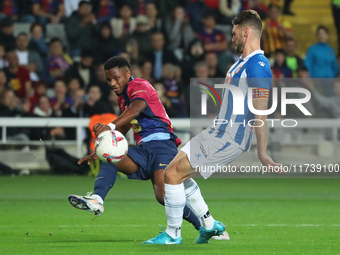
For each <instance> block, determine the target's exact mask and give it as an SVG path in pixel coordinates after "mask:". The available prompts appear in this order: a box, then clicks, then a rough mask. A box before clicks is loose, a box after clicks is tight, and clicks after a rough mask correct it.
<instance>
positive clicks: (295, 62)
mask: <svg viewBox="0 0 340 255" xmlns="http://www.w3.org/2000/svg"><path fill="white" fill-rule="evenodd" d="M286 55H287V56H286V63H287V66H288V67H289V68H290V69H291V70H292V71H293V77H294V78H296V77H297V69H298V68H300V67H303V66H304V65H305V64H304V61H303V59H302V58H300V57H299V56H298V55H297V54H296V42H295V40H294V39H293V38H289V39H287V41H286Z"/></svg>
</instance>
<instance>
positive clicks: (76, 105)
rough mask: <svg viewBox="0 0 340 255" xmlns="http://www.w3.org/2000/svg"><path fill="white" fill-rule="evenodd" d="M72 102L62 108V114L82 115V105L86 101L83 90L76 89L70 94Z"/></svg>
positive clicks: (69, 115)
mask: <svg viewBox="0 0 340 255" xmlns="http://www.w3.org/2000/svg"><path fill="white" fill-rule="evenodd" d="M72 100H73V104H72V105H71V106H70V107H69V108H64V109H63V113H62V116H63V117H70V118H79V117H85V116H84V105H85V102H86V97H85V90H83V89H77V90H76V91H75V92H74V94H73V95H72Z"/></svg>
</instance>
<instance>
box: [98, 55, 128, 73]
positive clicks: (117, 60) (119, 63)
mask: <svg viewBox="0 0 340 255" xmlns="http://www.w3.org/2000/svg"><path fill="white" fill-rule="evenodd" d="M124 66H126V67H127V68H129V70H130V71H131V65H130V62H129V60H127V59H126V58H123V57H120V56H115V57H112V58H109V59H108V60H107V61H106V63H105V65H104V69H105V71H107V70H110V69H112V68H115V67H118V68H121V67H124Z"/></svg>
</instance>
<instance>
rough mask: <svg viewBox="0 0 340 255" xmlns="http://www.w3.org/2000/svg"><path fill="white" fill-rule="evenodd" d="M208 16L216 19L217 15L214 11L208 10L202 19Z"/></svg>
mask: <svg viewBox="0 0 340 255" xmlns="http://www.w3.org/2000/svg"><path fill="white" fill-rule="evenodd" d="M207 18H213V19H216V15H215V13H214V12H213V11H206V12H205V13H204V14H203V17H202V19H207Z"/></svg>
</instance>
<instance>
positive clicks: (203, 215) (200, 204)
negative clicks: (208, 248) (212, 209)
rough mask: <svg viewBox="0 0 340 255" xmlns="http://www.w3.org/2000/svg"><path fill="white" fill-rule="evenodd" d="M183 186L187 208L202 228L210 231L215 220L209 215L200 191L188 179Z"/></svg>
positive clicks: (193, 182)
mask: <svg viewBox="0 0 340 255" xmlns="http://www.w3.org/2000/svg"><path fill="white" fill-rule="evenodd" d="M183 184H184V189H185V195H186V204H187V206H188V207H189V208H190V209H191V211H192V212H193V213H194V214H195V215H196V216H197V217H198V219H199V221H200V223H201V225H202V227H204V228H205V229H208V230H209V229H212V228H213V227H214V223H215V220H214V218H213V217H212V216H211V214H210V213H209V209H208V206H207V204H206V203H205V201H204V199H203V197H202V195H201V190H200V188H199V187H198V185H197V183H196V182H195V181H194V180H193V179H192V178H189V179H187V180H185V181H184V182H183Z"/></svg>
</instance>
